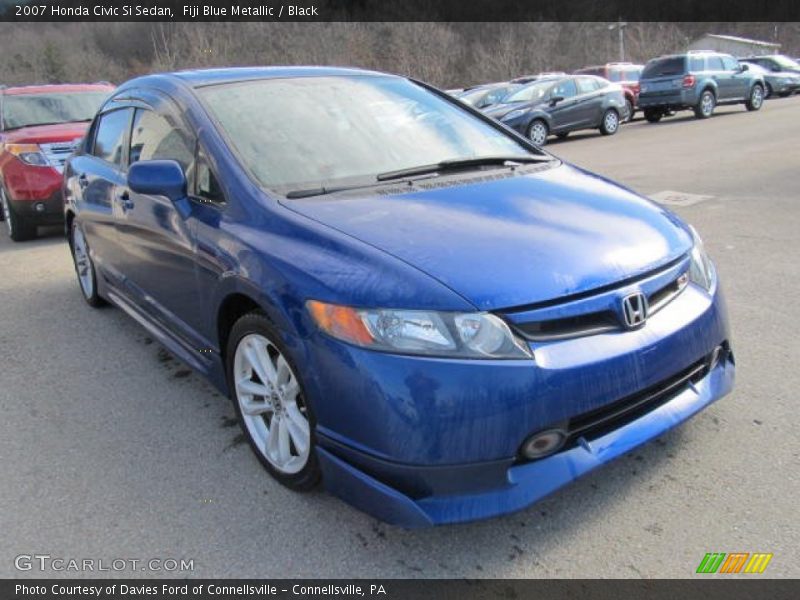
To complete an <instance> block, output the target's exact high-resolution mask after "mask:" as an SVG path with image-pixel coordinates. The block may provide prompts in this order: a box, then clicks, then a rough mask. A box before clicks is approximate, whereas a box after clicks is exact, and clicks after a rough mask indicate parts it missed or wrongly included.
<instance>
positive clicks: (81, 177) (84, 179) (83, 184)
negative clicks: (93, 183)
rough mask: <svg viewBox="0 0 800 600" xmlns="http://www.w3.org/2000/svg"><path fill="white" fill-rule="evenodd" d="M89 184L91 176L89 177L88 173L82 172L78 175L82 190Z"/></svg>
mask: <svg viewBox="0 0 800 600" xmlns="http://www.w3.org/2000/svg"><path fill="white" fill-rule="evenodd" d="M88 185H89V178H88V177H86V173H81V174H80V175H79V176H78V186H79V187H80V188H81V189H82V190H85V189H86V186H88Z"/></svg>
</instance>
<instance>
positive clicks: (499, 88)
mask: <svg viewBox="0 0 800 600" xmlns="http://www.w3.org/2000/svg"><path fill="white" fill-rule="evenodd" d="M521 87H522V85H521V84H518V83H510V82H506V83H490V84H487V85H482V86H480V87H476V88H472V89H469V90H465V91H463V92H461V93H460V94H456V95H455V96H456V98H458V99H459V100H461V101H462V102H466V103H467V104H469V105H470V106H474V107H475V108H480V109H484V108H488V107H490V106H492V105H494V104H497V103H498V102H500V101H501V100H502V99H503V98H505V97H506V96H508V95H509V94H511V93H512V92H515V91H516V90H518V89H519V88H521Z"/></svg>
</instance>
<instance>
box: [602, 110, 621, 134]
mask: <svg viewBox="0 0 800 600" xmlns="http://www.w3.org/2000/svg"><path fill="white" fill-rule="evenodd" d="M603 124H604V125H605V128H606V131H607V132H608V133H614V132H615V131H616V130H617V127H619V117H618V116H617V113H616V112H614V111H613V110H609V111H608V112H606V116H605V117H603Z"/></svg>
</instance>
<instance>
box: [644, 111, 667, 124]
mask: <svg viewBox="0 0 800 600" xmlns="http://www.w3.org/2000/svg"><path fill="white" fill-rule="evenodd" d="M663 116H664V113H663V112H661V111H660V110H656V109H653V108H645V109H644V118H645V119H646V120H647V122H648V123H658V122H659V121H660V120H661V118H662V117H663Z"/></svg>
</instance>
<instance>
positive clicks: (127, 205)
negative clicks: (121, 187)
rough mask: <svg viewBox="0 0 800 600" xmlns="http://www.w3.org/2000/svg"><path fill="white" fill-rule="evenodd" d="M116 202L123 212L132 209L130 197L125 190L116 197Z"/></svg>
mask: <svg viewBox="0 0 800 600" xmlns="http://www.w3.org/2000/svg"><path fill="white" fill-rule="evenodd" d="M117 200H119V203H120V205H121V206H122V209H123V210H131V209H132V208H133V200H131V195H130V194H129V193H128V191H127V190H126V191H124V192H122V193H121V194H120V195H119V196H117Z"/></svg>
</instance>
